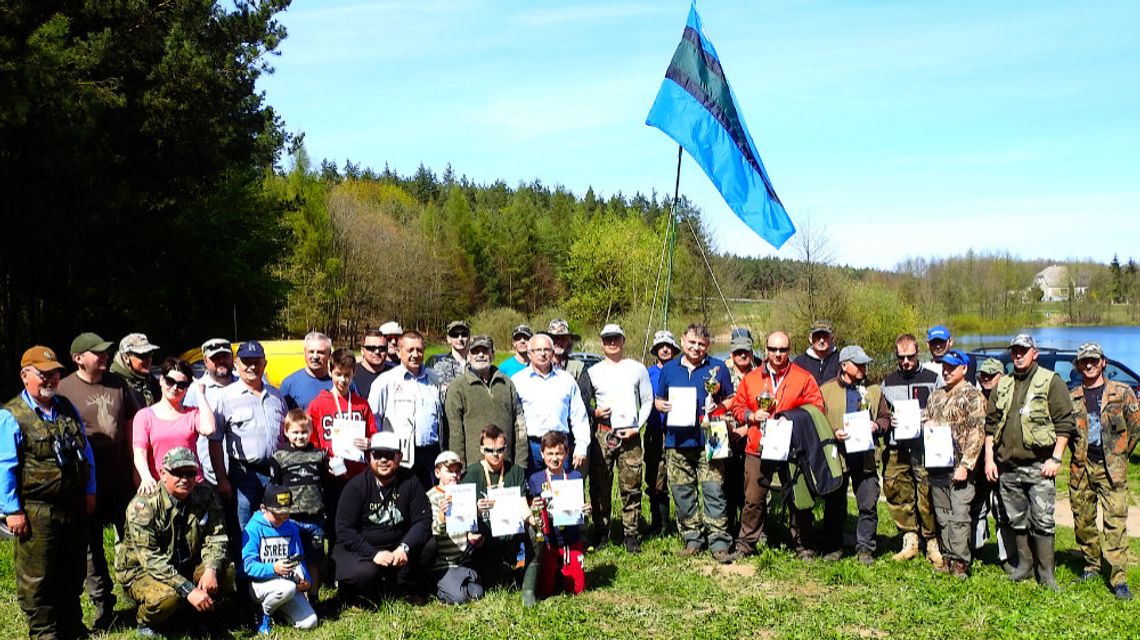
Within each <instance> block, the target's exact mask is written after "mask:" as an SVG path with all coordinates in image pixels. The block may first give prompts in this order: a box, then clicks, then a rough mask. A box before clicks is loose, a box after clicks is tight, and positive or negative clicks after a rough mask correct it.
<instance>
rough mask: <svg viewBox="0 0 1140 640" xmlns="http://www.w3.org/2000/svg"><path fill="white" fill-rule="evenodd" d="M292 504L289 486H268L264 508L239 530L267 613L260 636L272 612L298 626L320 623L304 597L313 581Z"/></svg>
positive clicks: (256, 594) (254, 588)
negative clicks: (291, 518)
mask: <svg viewBox="0 0 1140 640" xmlns="http://www.w3.org/2000/svg"><path fill="white" fill-rule="evenodd" d="M292 505H293V494H292V493H291V492H290V491H289V489H288V488H287V487H283V486H281V485H277V484H270V485H269V486H267V487H266V488H265V498H264V499H263V502H262V505H261V510H260V511H258V512H257V513H255V514H253V517H252V518H250V519H249V523H248V524H246V526H245V530H244V531H242V534H241V542H242V544H241V562H242V568H243V570H244V571H245V575H247V576H249V579H250V583H249V591H250V594H251V595H252V596H253V599H254V600H255V601H256V602H257V603H258V604H260V605H261V610H262V614H263V615H262V618H261V626H260V627H258V629H257V632H258V633H259V634H261V635H269V625H270V618H271V617H272V616H273V614H274V613H279V614H281V616H282V617H283V618H285V621H286V622H287V623H288V624H290V625H292V626H293V627H295V628H297V629H312V628H313V627H315V626H317V614H316V612H314V611H313V607H312V606H311V605H310V604H309V600H308V599H307V598H306V597H305V592H307V591H309V589H310V588H311V587H312V582H311V580H310V577H309V571H308V568H307V567H306V566H305V562H304V559H305V556H304V552H303V551H302V549H301V532H300V530H299V529H298V528H297V525H295V524H293V523H292V522H290V521H289V512H290V511H291V509H292Z"/></svg>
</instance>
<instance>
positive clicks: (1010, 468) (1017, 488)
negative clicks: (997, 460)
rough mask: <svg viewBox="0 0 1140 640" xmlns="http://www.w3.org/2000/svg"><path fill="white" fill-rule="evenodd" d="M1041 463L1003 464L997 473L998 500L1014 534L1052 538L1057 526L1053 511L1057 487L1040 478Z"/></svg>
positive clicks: (1050, 481) (1050, 480)
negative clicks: (1026, 533)
mask: <svg viewBox="0 0 1140 640" xmlns="http://www.w3.org/2000/svg"><path fill="white" fill-rule="evenodd" d="M1043 464H1044V463H1042V462H1033V463H1031V464H1019V465H1003V466H1002V467H1001V469H1000V471H999V473H998V497H999V498H1000V499H1001V506H1002V510H1003V511H1005V515H1006V517H1007V518H1008V519H1009V526H1010V528H1011V529H1013V530H1014V531H1016V532H1018V533H1025V532H1027V531H1028V533H1029V534H1030V535H1034V536H1052V535H1053V533H1054V532H1055V531H1056V527H1057V523H1056V520H1055V519H1054V518H1053V515H1054V514H1053V512H1054V509H1055V507H1056V503H1057V485H1056V484H1055V483H1054V482H1053V478H1045V477H1042V476H1041V467H1042V466H1043Z"/></svg>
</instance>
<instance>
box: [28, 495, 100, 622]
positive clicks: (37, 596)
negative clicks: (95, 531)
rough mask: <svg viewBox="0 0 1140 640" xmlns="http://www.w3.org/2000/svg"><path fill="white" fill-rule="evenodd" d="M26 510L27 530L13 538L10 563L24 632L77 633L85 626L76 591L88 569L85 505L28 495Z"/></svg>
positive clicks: (80, 586) (80, 589)
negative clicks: (21, 536)
mask: <svg viewBox="0 0 1140 640" xmlns="http://www.w3.org/2000/svg"><path fill="white" fill-rule="evenodd" d="M24 514H25V515H26V516H27V518H28V526H29V527H30V528H31V535H30V536H28V537H27V538H26V539H24V540H17V541H16V547H15V550H14V552H13V556H14V563H13V564H14V565H15V567H14V568H15V573H16V598H17V600H19V602H20V609H22V610H23V612H24V617H25V618H26V619H27V621H28V637H30V638H42V639H44V640H48V639H51V640H54V639H56V638H60V639H64V638H76V637H79V635H80V632H81V631H82V626H83V610H82V609H81V608H80V604H79V594H80V593H81V592H82V590H83V577H84V575H85V573H86V571H87V562H86V559H85V556H86V552H87V527H86V518H85V517H84V514H83V506H82V505H81V504H79V503H77V504H76V505H75V506H67V507H63V506H58V505H55V504H49V503H45V502H34V501H30V500H29V501H27V503H26V504H25V505H24ZM9 631H11V629H10V630H9Z"/></svg>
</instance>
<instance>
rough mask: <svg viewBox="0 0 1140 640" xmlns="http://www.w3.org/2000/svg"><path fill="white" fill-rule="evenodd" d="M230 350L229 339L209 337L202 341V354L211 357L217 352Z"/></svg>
mask: <svg viewBox="0 0 1140 640" xmlns="http://www.w3.org/2000/svg"><path fill="white" fill-rule="evenodd" d="M229 350H230V341H229V340H226V339H225V338H210V339H209V340H207V341H205V342H203V343H202V355H204V356H206V357H207V358H212V357H214V356H216V355H217V354H219V353H222V352H224V351H229Z"/></svg>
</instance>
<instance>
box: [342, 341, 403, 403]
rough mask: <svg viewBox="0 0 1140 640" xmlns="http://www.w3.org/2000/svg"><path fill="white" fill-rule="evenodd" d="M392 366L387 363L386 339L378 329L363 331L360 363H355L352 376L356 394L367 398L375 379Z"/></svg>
mask: <svg viewBox="0 0 1140 640" xmlns="http://www.w3.org/2000/svg"><path fill="white" fill-rule="evenodd" d="M393 366H394V365H392V364H390V363H389V362H388V338H387V337H386V336H385V335H384V334H382V333H380V330H379V329H369V330H368V331H365V332H364V344H362V345H361V346H360V362H358V363H356V373H355V374H354V375H353V376H352V384H354V385H356V392H357V393H359V394H360V396H361V397H363V398H367V397H368V394H369V393H371V392H372V383H373V382H375V381H376V378H377V377H379V376H380V374H381V373H384V372H385V371H387V370H388V369H391V368H392V367H393Z"/></svg>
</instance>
